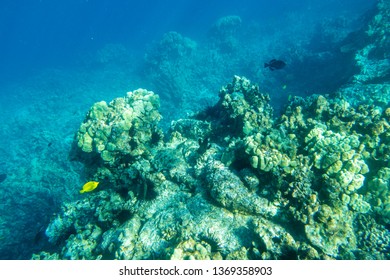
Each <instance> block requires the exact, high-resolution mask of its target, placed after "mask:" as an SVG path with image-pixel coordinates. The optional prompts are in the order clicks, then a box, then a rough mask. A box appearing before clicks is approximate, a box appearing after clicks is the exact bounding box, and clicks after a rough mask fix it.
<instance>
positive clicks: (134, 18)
mask: <svg viewBox="0 0 390 280" xmlns="http://www.w3.org/2000/svg"><path fill="white" fill-rule="evenodd" d="M374 2H375V1H374V0H357V1H352V0H350V1H335V0H328V1H320V0H318V1H313V0H301V1H289V0H275V1H272V2H271V1H266V0H264V1H256V0H241V1H231V0H228V1H216V0H200V1H195V0H194V1H189V0H184V1H174V0H166V1H153V0H145V1H131V0H130V1H118V0H114V1H111V0H69V1H61V0H52V1H48V0H46V1H45V0H28V1H12V0H4V1H2V2H1V4H0V5H1V7H0V39H1V46H0V61H1V65H0V73H1V75H0V76H1V80H3V81H5V82H6V81H7V79H9V78H13V77H18V76H20V75H22V74H23V73H30V74H31V72H32V71H34V70H35V69H39V68H42V67H46V66H49V65H50V66H55V67H57V66H62V65H67V63H69V62H70V61H74V60H76V59H77V58H78V57H79V55H82V54H85V53H88V52H92V51H94V50H96V49H98V48H100V47H102V46H103V45H104V44H107V43H113V42H115V43H122V44H126V45H131V48H132V49H133V50H134V51H138V52H142V51H143V50H144V49H145V46H146V45H147V44H149V43H151V42H152V41H153V40H156V39H158V38H160V37H161V35H162V34H163V33H165V32H168V31H171V30H174V31H177V32H180V33H182V34H184V35H185V36H189V37H192V38H197V37H201V36H202V35H203V34H204V32H205V30H207V29H208V28H209V27H210V26H211V25H212V24H213V23H214V22H215V21H216V19H218V18H219V17H222V16H226V15H239V16H241V17H242V18H243V19H245V20H246V21H250V20H254V21H256V22H258V23H259V24H275V25H276V26H280V28H283V23H284V22H285V18H286V15H287V14H290V13H298V14H299V15H300V16H302V17H304V18H307V20H308V21H309V20H312V19H313V18H315V17H317V16H321V17H324V16H328V15H329V16H331V15H335V14H336V15H337V14H339V15H347V16H348V15H350V14H352V15H356V14H361V13H362V12H363V11H366V10H367V9H368V8H370V7H372V4H373V3H374Z"/></svg>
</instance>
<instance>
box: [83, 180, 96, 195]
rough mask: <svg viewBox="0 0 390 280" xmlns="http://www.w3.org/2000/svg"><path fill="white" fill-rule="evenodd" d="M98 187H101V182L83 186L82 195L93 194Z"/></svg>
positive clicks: (92, 182)
mask: <svg viewBox="0 0 390 280" xmlns="http://www.w3.org/2000/svg"><path fill="white" fill-rule="evenodd" d="M98 185H99V182H95V181H89V182H88V183H85V185H84V186H83V189H82V190H80V193H85V192H91V191H93V190H94V189H96V188H97V186H98Z"/></svg>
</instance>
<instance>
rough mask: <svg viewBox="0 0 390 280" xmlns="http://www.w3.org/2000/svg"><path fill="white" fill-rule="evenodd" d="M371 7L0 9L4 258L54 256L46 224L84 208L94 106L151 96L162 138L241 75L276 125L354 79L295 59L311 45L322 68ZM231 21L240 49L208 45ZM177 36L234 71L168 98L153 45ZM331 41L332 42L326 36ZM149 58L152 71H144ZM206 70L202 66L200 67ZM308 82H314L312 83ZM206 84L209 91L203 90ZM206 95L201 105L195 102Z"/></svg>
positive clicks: (348, 71) (72, 1)
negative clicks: (291, 102)
mask: <svg viewBox="0 0 390 280" xmlns="http://www.w3.org/2000/svg"><path fill="white" fill-rule="evenodd" d="M375 3H376V1H374V0H346V1H339V0H338V1H336V0H328V1H323V0H301V1H289V0H273V1H269V0H240V1H229V0H223V1H222V0H220V1H216V0H207V1H206V0H196V1H195V0H194V1H189V0H184V1H183V0H182V1H179V0H176V1H175V0H165V1H153V0H144V1H132V0H130V1H124V0H123V1H119V0H68V1H62V0H26V1H22V0H20V1H14V0H3V1H1V3H0V42H1V43H0V111H1V115H0V122H1V127H0V174H6V175H7V177H6V179H5V180H4V181H3V182H0V209H1V212H2V215H1V216H0V241H1V242H0V243H1V245H0V259H29V258H31V255H32V253H34V252H39V251H41V250H43V249H45V248H46V247H45V246H48V245H47V244H46V242H45V240H43V239H44V236H43V235H44V234H43V233H44V229H45V228H46V226H47V224H48V222H49V220H50V218H51V217H52V215H53V214H54V213H56V211H58V210H59V208H60V206H61V204H62V203H63V202H64V201H73V200H75V199H76V197H77V195H78V189H79V186H80V185H82V182H84V180H85V177H84V176H85V175H84V173H83V167H82V165H80V164H79V163H75V162H70V161H69V159H68V153H69V149H70V146H71V143H72V141H73V137H74V133H75V132H76V131H77V129H78V127H79V125H80V123H81V122H82V121H83V119H84V117H85V114H86V112H87V111H88V109H89V108H90V106H91V105H92V104H93V103H95V102H97V101H101V100H106V101H110V100H112V99H113V98H115V97H120V96H123V95H124V94H125V93H126V92H127V91H130V90H133V89H136V88H139V87H142V88H147V89H151V90H153V91H155V92H156V93H158V94H161V103H162V107H163V108H162V114H163V117H164V121H163V124H162V125H163V126H164V129H165V130H166V129H167V127H168V126H169V123H170V121H171V120H173V119H177V118H180V117H184V116H186V115H187V114H191V113H195V112H196V109H200V108H203V107H205V106H207V105H208V104H211V103H213V102H215V101H216V100H217V98H218V90H219V88H220V87H222V86H223V85H225V84H226V83H228V82H229V81H230V80H231V78H232V77H233V75H236V74H237V75H245V76H247V77H248V78H250V79H251V80H253V81H254V82H258V83H260V84H261V85H262V86H263V88H264V90H265V91H267V92H269V93H270V95H271V103H272V104H273V105H274V106H275V113H276V114H278V113H279V112H281V111H282V110H283V106H284V104H285V103H286V102H287V99H288V97H289V95H300V96H307V95H310V94H312V93H325V92H328V93H329V92H332V91H335V90H337V89H338V87H340V86H341V85H343V84H344V83H346V82H347V81H348V79H349V78H350V77H351V76H352V75H353V74H354V73H355V72H354V71H355V70H356V69H354V68H353V67H352V66H350V65H349V64H348V63H347V61H349V60H348V58H346V57H345V56H343V57H342V60H341V59H340V58H338V57H335V56H333V57H332V58H331V59H330V60H326V59H321V60H319V59H318V60H316V63H318V64H315V65H313V63H314V62H313V61H314V60H309V58H307V57H306V60H304V61H298V60H297V59H296V58H297V55H298V54H297V53H299V51H301V47H302V46H303V45H304V46H305V48H302V49H305V50H306V51H310V52H312V56H310V57H311V58H312V57H314V56H317V55H318V57H319V56H320V55H321V57H326V55H327V54H329V53H331V52H332V50H333V48H337V47H339V45H338V43H339V42H341V41H342V40H343V39H345V38H346V37H347V35H348V34H349V33H351V32H354V31H357V30H359V29H360V28H362V27H363V25H364V23H365V22H364V15H365V14H367V13H368V12H369V11H370V9H372V8H373V7H374V5H375ZM231 15H235V16H239V17H240V18H241V21H242V22H241V27H240V29H239V30H238V31H236V33H234V34H233V35H234V36H237V41H234V40H233V41H232V42H230V43H232V44H233V46H227V47H226V46H222V47H221V46H219V47H216V45H215V44H216V43H213V42H211V39H210V38H212V35H210V34H212V32H213V26H214V25H215V23H216V22H217V21H218V19H220V18H222V17H225V16H231ZM324 22H329V24H328V25H326V24H323V23H324ZM321 24H322V25H321ZM321 26H322V29H321ZM318 30H319V31H318ZM170 31H175V32H178V33H180V34H181V35H182V36H185V37H188V38H189V39H191V40H192V41H193V42H196V44H197V48H198V49H201V50H202V51H203V52H205V51H207V49H210V48H212V47H215V48H216V50H217V52H218V51H220V52H221V53H224V54H223V55H225V56H223V57H224V58H225V59H226V58H227V57H228V58H229V59H230V60H231V64H229V63H228V62H226V61H225V63H226V64H224V65H223V66H222V68H223V69H220V68H219V66H218V64H216V65H210V66H209V69H208V70H207V71H206V70H204V68H201V66H202V67H204V66H205V65H199V67H197V66H196V65H195V66H194V65H191V67H190V66H188V67H189V70H188V71H189V72H188V73H190V72H191V71H194V69H201V70H202V71H203V72H201V74H200V75H201V76H202V75H203V74H204V73H208V74H207V77H204V76H202V77H201V78H200V77H197V79H198V80H196V83H195V82H194V83H193V84H191V83H190V82H188V81H187V80H186V82H183V83H179V82H177V80H175V81H176V82H177V83H178V86H183V88H182V89H180V90H183V91H188V92H194V94H193V96H194V98H193V99H191V95H192V94H188V95H186V96H184V97H183V99H181V96H176V95H172V96H174V97H172V98H171V97H170V94H171V92H170V91H169V90H167V89H166V87H167V86H166V85H165V86H164V85H163V84H161V83H160V81H158V80H157V78H156V77H158V74H159V73H158V71H157V70H156V69H158V67H160V66H157V68H156V66H155V65H154V66H153V63H154V62H155V61H157V60H158V54H159V52H160V51H161V49H158V48H157V47H156V46H158V44H159V42H160V40H161V39H162V38H163V35H164V34H166V33H167V32H170ZM325 31H326V32H328V33H327V36H328V37H326V36H325V35H323V34H322V33H321V32H325ZM210 36H211V37H210ZM234 43H237V44H236V45H234ZM213 44H214V45H213ZM218 44H222V43H221V42H219V43H218ZM113 46H114V47H113ZM115 48H116V49H115ZM104 50H106V51H107V52H104ZM226 53H228V54H226ZM146 54H148V57H149V58H150V57H152V60H153V61H148V60H147V59H146V58H145V57H146ZM156 57H157V58H156ZM272 58H279V59H283V60H285V61H286V62H287V65H288V66H289V65H292V66H293V67H290V68H288V67H287V68H286V69H285V70H282V71H275V72H270V71H264V69H263V64H264V62H267V61H269V60H270V59H272ZM199 62H200V59H198V60H196V59H194V62H193V63H195V64H196V63H199ZM220 66H221V65H220ZM314 69H316V71H314ZM283 71H284V72H283ZM333 71H335V74H333V75H332V74H331V73H332V72H333ZM337 71H339V72H337ZM192 73H193V72H191V73H190V74H188V75H189V78H188V79H190V80H191V79H192V78H193V77H195V76H192ZM210 73H215V74H214V75H215V76H212V75H213V74H210ZM183 76H184V74H183ZM309 77H312V78H313V79H314V80H315V81H314V82H312V83H311V82H310V80H308V78H309ZM335 77H337V78H335ZM202 80H203V81H204V84H202V83H201V82H199V81H202ZM169 81H170V80H169V79H168V82H169ZM162 87H165V88H162ZM284 88H287V89H288V92H286V91H283V89H284ZM200 91H202V92H203V95H201V97H202V98H199V99H196V97H197V92H200ZM179 99H180V100H179ZM174 108H182V110H179V109H178V111H175V110H174Z"/></svg>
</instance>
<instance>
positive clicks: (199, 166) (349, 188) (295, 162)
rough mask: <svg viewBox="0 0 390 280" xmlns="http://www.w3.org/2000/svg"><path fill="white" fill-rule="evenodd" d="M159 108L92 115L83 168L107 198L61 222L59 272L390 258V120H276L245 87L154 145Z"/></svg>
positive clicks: (138, 95)
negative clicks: (166, 263)
mask: <svg viewBox="0 0 390 280" xmlns="http://www.w3.org/2000/svg"><path fill="white" fill-rule="evenodd" d="M157 100H158V99H157V96H156V95H154V94H153V93H152V92H148V91H145V90H137V91H135V92H133V93H130V94H128V96H127V97H125V98H118V99H115V100H114V101H113V102H111V103H110V104H109V105H107V104H106V103H104V102H98V103H96V104H95V105H93V106H92V108H91V110H90V112H89V113H88V114H87V118H86V120H85V121H84V123H83V124H82V125H81V127H80V129H79V131H78V132H77V135H76V138H75V144H76V145H75V146H74V149H73V150H72V154H73V157H74V158H75V159H78V160H81V161H83V162H84V164H85V165H86V168H87V170H88V174H89V176H90V177H91V178H93V179H94V180H96V181H101V182H104V183H105V186H104V187H102V189H99V190H98V191H97V192H91V193H88V194H87V196H86V197H85V198H83V199H81V200H79V201H77V202H73V203H69V204H67V205H66V206H65V207H64V208H63V210H62V212H61V213H59V215H58V216H57V217H56V218H55V219H53V220H52V222H51V224H50V225H49V227H48V228H47V230H46V235H47V236H48V238H49V240H50V242H52V243H56V244H61V248H62V249H61V251H59V252H56V253H57V254H58V255H56V256H57V257H58V258H66V259H100V258H103V259H111V258H116V259H328V258H336V259H356V258H365V259H370V258H372V259H387V258H389V253H390V252H389V250H388V248H389V247H388V245H390V243H389V242H390V241H389V240H390V233H389V231H388V230H387V229H386V228H385V226H386V225H388V222H389V217H388V213H389V211H388V209H389V206H388V203H389V201H388V182H387V181H388V180H389V178H390V176H389V175H388V173H389V172H388V166H387V165H386V164H385V163H386V162H387V161H386V160H385V159H381V158H380V157H381V156H382V157H383V156H385V155H384V154H383V153H381V152H380V151H379V150H383V149H384V148H383V147H382V148H380V145H382V142H381V141H378V139H376V138H378V137H381V136H382V135H383V136H384V135H387V129H388V127H389V126H388V124H387V120H386V118H387V115H386V114H385V113H382V114H376V113H375V112H372V111H369V110H368V109H369V108H368V107H359V108H353V107H352V106H350V105H349V104H348V103H347V102H346V101H345V100H338V99H330V98H326V97H324V96H313V97H312V98H309V99H299V98H297V99H295V100H294V101H292V102H291V105H290V106H289V108H288V109H287V110H286V113H285V115H283V116H282V117H281V118H280V119H279V120H274V119H273V118H272V108H271V107H270V106H269V104H268V100H269V98H268V97H267V95H265V94H262V93H260V92H259V88H258V87H257V86H255V85H253V84H252V83H250V81H249V80H247V79H245V78H242V77H238V76H236V77H234V79H233V81H232V83H230V84H229V85H227V86H226V87H223V88H222V89H221V91H220V100H219V102H218V103H217V104H216V105H215V107H214V109H213V110H214V113H213V114H211V115H208V116H207V118H205V115H204V114H200V115H198V116H196V117H198V118H199V117H202V119H203V120H202V119H198V120H197V119H186V120H178V121H177V122H175V123H173V124H172V127H171V131H170V136H169V137H168V138H167V139H165V140H164V141H163V140H162V139H161V138H159V141H157V142H156V143H153V144H152V142H154V141H152V138H153V137H152V134H153V133H154V132H156V133H157V132H158V129H157V128H156V127H157V123H158V120H159V114H158V111H157V104H158V103H157ZM145 108H149V109H148V110H146V109H145ZM129 112H130V113H129ZM127 116H129V117H127ZM152 116H153V118H152ZM145 120H149V122H150V123H151V124H149V125H146V122H145ZM114 130H115V131H114ZM222 130H223V133H221V131H222ZM107 131H108V133H107ZM373 132H375V133H373ZM90 138H91V139H92V140H89V141H86V139H90ZM123 139H125V140H123ZM133 139H134V140H133ZM114 141H116V142H114ZM118 141H123V142H124V143H127V145H125V144H123V145H121V144H118V143H119V142H118ZM131 142H135V143H134V146H131V145H129V144H128V143H131ZM109 145H112V146H114V147H116V148H112V149H110V150H109V151H110V152H113V154H114V156H113V157H110V158H106V157H105V156H104V155H103V153H104V151H105V147H108V146H109ZM101 146H104V148H100V147H101ZM119 147H120V148H119ZM135 151H136V152H135ZM91 159H93V160H92V161H91ZM123 159H126V160H127V162H123ZM378 160H379V161H380V162H382V163H383V164H384V165H383V166H382V167H379V166H378V165H377V164H378ZM374 163H375V164H374ZM103 170H104V171H103ZM104 183H103V184H104ZM374 200H375V201H376V202H375V203H376V204H375V203H373V201H374ZM372 205H373V206H372ZM370 213H375V216H372V215H371V214H370ZM364 219H369V221H370V226H365V223H364V222H362V221H364ZM366 235H369V236H370V238H371V239H368V240H367V239H366V238H364V236H366ZM375 242H380V244H383V245H380V246H379V245H378V246H376V247H375V250H373V249H372V248H371V247H370V246H371V245H370V244H372V243H375ZM378 244H379V243H378ZM45 254H46V253H41V254H39V255H34V258H53V255H52V254H49V255H47V254H46V255H45Z"/></svg>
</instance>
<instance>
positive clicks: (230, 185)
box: [205, 161, 278, 217]
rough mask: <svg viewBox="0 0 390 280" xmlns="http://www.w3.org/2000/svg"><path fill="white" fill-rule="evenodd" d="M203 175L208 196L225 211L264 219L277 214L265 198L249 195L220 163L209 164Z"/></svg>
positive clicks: (233, 175) (253, 194) (239, 181)
mask: <svg viewBox="0 0 390 280" xmlns="http://www.w3.org/2000/svg"><path fill="white" fill-rule="evenodd" d="M205 173H206V182H207V184H208V187H209V188H210V195H211V196H212V197H213V198H214V199H215V200H216V201H218V202H219V203H220V204H221V205H222V206H224V207H226V208H227V209H229V210H232V211H234V210H235V211H241V212H244V213H249V214H257V215H264V216H265V217H273V216H275V215H276V214H277V212H278V209H277V207H276V206H274V205H272V204H271V203H270V202H269V201H268V200H267V199H266V198H263V197H260V196H257V195H256V194H255V193H251V192H250V191H249V190H248V189H247V188H246V187H245V185H244V183H243V182H242V181H241V180H240V178H239V177H238V176H236V175H235V174H233V172H231V171H229V169H228V168H226V167H225V166H224V165H223V164H222V163H221V162H218V161H213V162H209V163H208V164H207V166H206V171H205Z"/></svg>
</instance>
